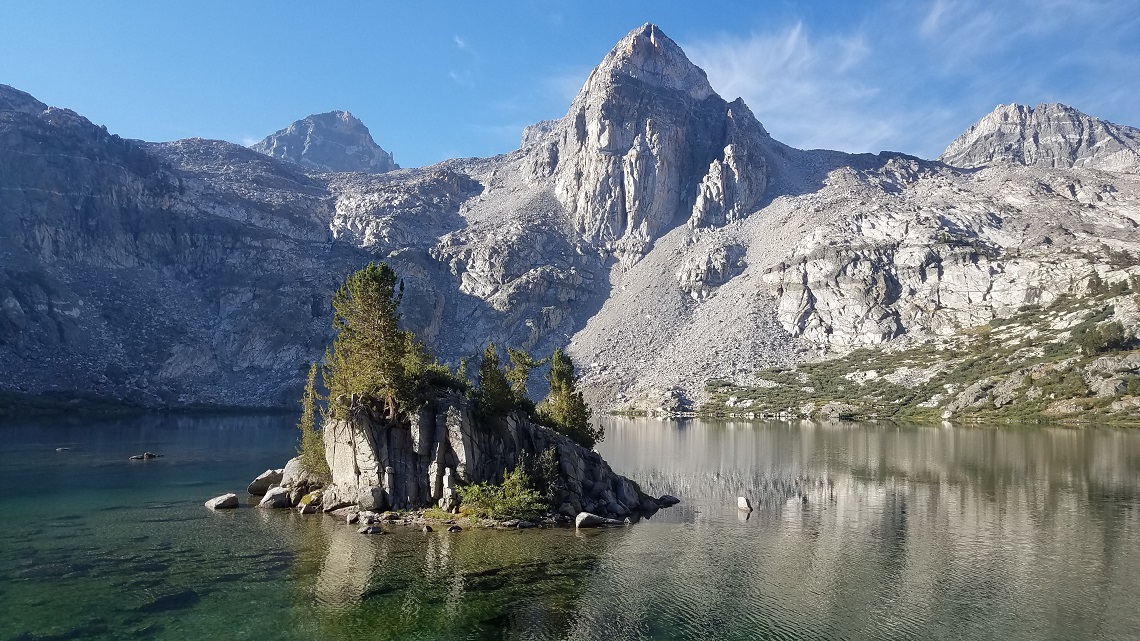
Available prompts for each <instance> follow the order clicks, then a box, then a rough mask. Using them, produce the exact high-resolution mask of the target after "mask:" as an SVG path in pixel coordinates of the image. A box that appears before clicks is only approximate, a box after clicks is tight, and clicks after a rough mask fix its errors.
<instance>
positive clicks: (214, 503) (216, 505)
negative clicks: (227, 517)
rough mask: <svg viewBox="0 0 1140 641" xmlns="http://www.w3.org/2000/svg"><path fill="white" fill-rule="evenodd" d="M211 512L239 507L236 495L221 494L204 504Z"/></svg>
mask: <svg viewBox="0 0 1140 641" xmlns="http://www.w3.org/2000/svg"><path fill="white" fill-rule="evenodd" d="M205 505H206V507H208V508H210V509H211V510H233V509H236V508H237V507H238V505H240V503H239V502H238V496H237V494H233V493H230V494H223V495H221V496H216V497H214V498H212V499H210V500H209V501H206V503H205Z"/></svg>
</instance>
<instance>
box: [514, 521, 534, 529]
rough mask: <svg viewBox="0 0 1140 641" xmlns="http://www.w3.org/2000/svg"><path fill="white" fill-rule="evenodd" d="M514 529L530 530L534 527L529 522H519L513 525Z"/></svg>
mask: <svg viewBox="0 0 1140 641" xmlns="http://www.w3.org/2000/svg"><path fill="white" fill-rule="evenodd" d="M515 527H517V528H518V529H520V530H529V529H530V528H532V527H534V523H531V522H530V521H519V522H518V523H516V524H515Z"/></svg>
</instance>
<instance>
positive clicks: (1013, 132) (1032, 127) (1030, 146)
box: [939, 102, 1140, 172]
mask: <svg viewBox="0 0 1140 641" xmlns="http://www.w3.org/2000/svg"><path fill="white" fill-rule="evenodd" d="M939 160H941V161H943V162H945V163H947V164H949V165H954V166H956V167H981V166H985V165H1001V164H1017V165H1032V166H1044V167H1089V168H1092V169H1102V170H1106V171H1129V172H1134V171H1137V170H1138V169H1140V130H1137V129H1135V128H1132V127H1126V126H1123V125H1117V124H1115V123H1111V122H1108V121H1105V120H1101V119H1099V118H1096V117H1093V116H1090V115H1088V114H1086V113H1083V112H1081V111H1078V110H1077V109H1074V108H1073V107H1070V106H1069V105H1066V104H1062V103H1059V102H1050V103H1042V104H1039V105H1037V106H1036V107H1030V106H1028V105H1019V104H1008V105H1004V104H1003V105H998V106H997V107H995V108H994V110H993V111H991V112H990V113H988V114H986V115H985V116H984V117H982V119H981V120H979V121H978V122H976V123H974V124H973V125H971V126H970V128H969V129H967V130H966V132H965V133H963V134H962V135H961V136H958V138H957V139H955V140H954V142H952V143H950V146H949V147H947V148H946V151H944V152H942V155H941V156H939Z"/></svg>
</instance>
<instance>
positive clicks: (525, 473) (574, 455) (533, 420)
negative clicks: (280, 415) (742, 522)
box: [206, 263, 677, 533]
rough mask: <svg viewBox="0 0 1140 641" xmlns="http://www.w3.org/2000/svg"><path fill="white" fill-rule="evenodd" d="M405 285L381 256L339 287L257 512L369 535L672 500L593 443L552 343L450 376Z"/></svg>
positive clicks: (636, 513)
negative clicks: (285, 455) (534, 380)
mask: <svg viewBox="0 0 1140 641" xmlns="http://www.w3.org/2000/svg"><path fill="white" fill-rule="evenodd" d="M404 293H405V290H404V284H403V282H402V281H399V280H398V278H397V276H396V274H395V272H394V271H392V269H391V268H390V267H388V266H387V265H385V264H383V263H381V264H376V263H373V264H370V265H368V266H367V267H365V268H364V269H363V270H361V271H359V272H357V273H356V274H354V275H352V276H350V277H349V278H348V279H347V281H346V282H345V284H344V285H343V286H342V287H341V288H340V289H339V290H338V291H337V293H336V295H335V296H334V298H333V301H332V307H333V310H334V320H333V328H334V330H335V331H336V337H335V339H334V341H333V344H332V347H331V348H330V350H329V351H328V352H327V354H326V358H325V363H324V366H323V367H322V368H321V387H323V388H324V389H325V390H327V395H326V394H321V393H319V392H318V391H317V380H316V379H317V371H318V368H317V364H316V363H314V364H313V365H312V367H311V368H310V370H309V378H308V383H307V385H306V388H305V392H304V398H303V401H302V405H303V415H302V419H301V424H300V427H301V431H302V434H301V445H300V447H299V450H300V451H299V454H300V455H299V456H298V457H296V458H294V459H292V460H291V461H289V463H288V465H286V466H285V467H284V468H282V469H280V470H267V471H266V472H265V473H264V474H262V475H261V476H259V477H258V478H257V479H255V480H254V481H253V482H252V483H251V484H250V486H249V488H248V491H249V493H250V494H253V495H262V496H263V498H262V499H261V502H260V504H259V505H260V506H261V507H270V508H294V507H295V508H298V509H299V510H300V511H301V512H302V513H316V512H318V511H320V512H327V513H334V514H337V515H342V514H343V515H345V517H346V519H347V521H348V522H349V523H354V522H357V521H359V520H361V519H364V520H365V521H366V523H365V527H364V528H362V529H361V531H362V533H378V532H379V531H377V530H373V529H370V528H369V526H370V525H371V521H373V520H376V519H378V518H380V515H381V514H382V513H388V514H389V515H390V518H391V520H399V521H401V522H406V523H422V522H423V521H424V520H425V519H427V520H432V518H433V515H434V520H437V521H438V520H446V521H448V522H449V523H450V524H452V525H454V524H455V521H454V518H455V517H453V515H462V516H463V517H466V518H467V519H468V521H467V522H469V523H470V522H478V523H480V524H482V525H490V526H493V525H501V524H502V523H503V522H504V521H506V522H508V523H510V524H512V525H515V526H520V527H531V526H533V525H534V524H535V523H534V521H533V520H532V519H534V520H538V519H543V522H545V523H562V524H568V523H571V522H573V523H574V525H575V527H596V526H602V525H622V524H626V523H633V522H636V521H637V520H638V519H639V518H640V517H641V516H648V515H652V514H653V513H655V512H656V511H657V510H659V509H661V508H663V507H669V506H671V505H673V504H674V503H676V502H677V499H676V498H674V497H671V496H663V497H660V498H654V497H651V496H648V495H646V494H645V493H644V492H642V491H641V488H639V487H638V485H637V484H636V483H634V482H633V481H631V480H629V479H627V478H625V477H623V476H620V475H618V474H615V473H614V472H613V470H611V469H610V466H609V465H608V464H607V463H606V462H605V460H603V459H602V457H601V456H600V455H598V453H597V452H594V451H593V450H592V446H593V445H594V443H596V442H597V441H599V440H601V439H602V438H604V432H603V431H602V430H601V429H600V428H598V427H595V426H593V425H591V423H590V414H591V411H590V409H589V407H588V406H587V405H586V403H585V401H584V400H583V397H582V393H581V392H579V391H577V389H576V386H577V376H576V375H575V373H574V366H573V363H572V361H571V360H570V359H569V358H568V357H567V356H565V355H564V354H563V353H562V352H561V350H556V351H555V353H554V354H553V355H552V356H551V357H550V358H549V359H543V360H541V361H536V360H534V359H532V358H531V357H530V356H529V355H528V354H526V353H525V352H524V351H522V350H515V349H508V354H509V355H510V359H511V363H512V367H511V368H510V369H509V370H507V371H504V370H503V369H502V368H500V366H499V362H498V353H497V350H496V348H495V345H494V344H493V343H492V344H489V345H488V346H487V348H486V349H485V350H484V354H483V358H482V360H481V362H480V365H479V371H478V377H477V381H476V382H472V381H469V380H468V379H467V375H466V364H465V363H462V364H461V365H460V366H459V368H458V369H457V370H456V371H454V372H453V371H452V370H451V369H450V368H449V367H448V366H446V365H441V364H439V363H438V362H433V361H432V359H431V357H430V356H429V354H428V352H427V351H426V349H425V348H424V347H423V345H422V344H421V343H420V342H419V341H418V339H417V338H416V337H415V335H414V333H412V332H410V331H407V330H402V329H400V327H399V319H400V317H399V313H398V307H399V305H400V303H401V302H402V300H403V298H404ZM547 362H549V363H550V372H549V373H548V374H547V376H546V382H547V384H548V388H549V390H550V392H549V394H548V396H547V398H546V399H545V400H544V401H543V402H542V403H541V404H538V405H536V404H535V403H534V402H533V401H531V400H530V399H529V398H528V397H527V382H528V380H529V379H530V376H531V370H532V369H533V368H534V367H536V366H539V365H543V364H545V363H547ZM322 401H326V402H325V403H324V406H323V407H320V408H318V404H319V403H321V402H322ZM318 416H319V417H320V420H321V423H322V424H321V426H320V429H319V430H317V426H316V423H317V420H318ZM206 506H207V507H209V508H211V509H223V508H233V507H237V506H238V501H237V500H236V497H235V495H233V494H227V495H223V496H220V497H217V498H215V499H211V500H210V501H207V503H206ZM424 510H427V513H426V514H425V512H424ZM411 511H415V512H414V514H412V515H408V513H409V512H411ZM394 512H399V513H403V514H404V515H403V516H401V515H395V514H393V513H394ZM472 519H478V520H477V521H474V520H472ZM427 527H430V526H427Z"/></svg>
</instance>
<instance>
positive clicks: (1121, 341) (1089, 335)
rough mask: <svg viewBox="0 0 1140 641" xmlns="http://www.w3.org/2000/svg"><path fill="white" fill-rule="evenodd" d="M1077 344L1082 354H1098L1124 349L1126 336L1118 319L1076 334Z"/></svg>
mask: <svg viewBox="0 0 1140 641" xmlns="http://www.w3.org/2000/svg"><path fill="white" fill-rule="evenodd" d="M1077 344H1078V345H1080V347H1081V352H1083V353H1084V354H1087V355H1091V354H1099V353H1101V352H1108V351H1115V350H1120V349H1124V348H1125V347H1127V346H1128V336H1127V335H1126V334H1125V332H1124V326H1123V325H1121V324H1120V321H1112V322H1111V323H1105V324H1104V325H1099V326H1095V327H1090V328H1089V329H1087V330H1085V331H1084V332H1083V333H1081V334H1080V335H1079V336H1077Z"/></svg>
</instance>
